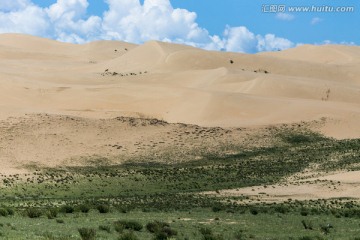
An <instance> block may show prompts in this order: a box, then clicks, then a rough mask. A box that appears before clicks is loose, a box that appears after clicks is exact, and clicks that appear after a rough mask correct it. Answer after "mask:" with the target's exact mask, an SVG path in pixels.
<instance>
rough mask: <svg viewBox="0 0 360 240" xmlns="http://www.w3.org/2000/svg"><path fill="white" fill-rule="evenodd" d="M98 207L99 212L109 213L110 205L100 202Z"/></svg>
mask: <svg viewBox="0 0 360 240" xmlns="http://www.w3.org/2000/svg"><path fill="white" fill-rule="evenodd" d="M96 209H97V210H98V211H99V213H108V212H110V207H109V205H105V204H100V205H98V206H97V207H96Z"/></svg>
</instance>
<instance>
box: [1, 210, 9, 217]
mask: <svg viewBox="0 0 360 240" xmlns="http://www.w3.org/2000/svg"><path fill="white" fill-rule="evenodd" d="M8 215H9V213H8V211H7V210H6V209H5V208H0V216H3V217H6V216H8Z"/></svg>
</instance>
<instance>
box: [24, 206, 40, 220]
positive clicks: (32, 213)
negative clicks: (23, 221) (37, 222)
mask: <svg viewBox="0 0 360 240" xmlns="http://www.w3.org/2000/svg"><path fill="white" fill-rule="evenodd" d="M42 214H43V212H42V211H41V210H40V209H38V208H29V209H27V210H26V215H27V216H28V217H29V218H39V217H41V215H42Z"/></svg>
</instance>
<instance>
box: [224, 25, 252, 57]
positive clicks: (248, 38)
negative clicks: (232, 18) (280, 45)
mask: <svg viewBox="0 0 360 240" xmlns="http://www.w3.org/2000/svg"><path fill="white" fill-rule="evenodd" d="M223 41H224V42H225V45H224V47H225V50H226V51H231V52H255V51H256V45H257V39H256V37H255V35H254V33H252V32H250V31H249V30H248V29H247V28H246V27H233V28H230V27H229V26H228V27H227V28H226V30H225V33H224V40H223Z"/></svg>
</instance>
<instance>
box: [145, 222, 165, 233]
mask: <svg viewBox="0 0 360 240" xmlns="http://www.w3.org/2000/svg"><path fill="white" fill-rule="evenodd" d="M164 227H170V225H169V224H168V223H166V222H160V221H154V222H149V223H148V224H146V229H147V230H148V231H149V232H151V233H157V232H160V231H161V230H162V229H163V228H164Z"/></svg>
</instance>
